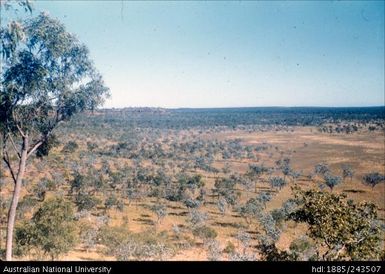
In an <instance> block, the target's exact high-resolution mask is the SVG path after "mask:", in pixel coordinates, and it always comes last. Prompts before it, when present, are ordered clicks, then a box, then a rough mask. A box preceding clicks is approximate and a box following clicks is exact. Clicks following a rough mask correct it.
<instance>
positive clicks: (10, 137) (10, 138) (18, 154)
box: [8, 133, 21, 159]
mask: <svg viewBox="0 0 385 274" xmlns="http://www.w3.org/2000/svg"><path fill="white" fill-rule="evenodd" d="M8 136H9V140H11V144H12V146H13V148H14V149H15V152H16V154H17V156H18V157H19V159H20V158H21V155H20V153H19V151H18V150H17V148H16V144H15V142H14V141H13V138H12V135H11V134H10V133H9V134H8Z"/></svg>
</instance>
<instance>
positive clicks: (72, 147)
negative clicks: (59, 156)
mask: <svg viewBox="0 0 385 274" xmlns="http://www.w3.org/2000/svg"><path fill="white" fill-rule="evenodd" d="M78 148H79V145H78V144H77V143H76V142H75V141H69V142H68V143H67V144H65V145H64V147H63V149H62V152H63V153H74V152H75V151H76V150H77V149H78Z"/></svg>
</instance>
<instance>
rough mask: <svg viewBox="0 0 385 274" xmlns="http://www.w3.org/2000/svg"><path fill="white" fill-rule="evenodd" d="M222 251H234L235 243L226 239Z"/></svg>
mask: <svg viewBox="0 0 385 274" xmlns="http://www.w3.org/2000/svg"><path fill="white" fill-rule="evenodd" d="M223 252H225V253H228V254H229V253H234V252H235V245H234V244H233V243H232V242H230V241H228V242H227V244H226V247H225V248H224V249H223Z"/></svg>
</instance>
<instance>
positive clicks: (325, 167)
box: [314, 163, 330, 175]
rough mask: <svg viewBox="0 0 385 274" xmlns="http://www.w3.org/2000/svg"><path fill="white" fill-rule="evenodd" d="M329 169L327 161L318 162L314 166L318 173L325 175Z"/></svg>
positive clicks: (315, 171)
mask: <svg viewBox="0 0 385 274" xmlns="http://www.w3.org/2000/svg"><path fill="white" fill-rule="evenodd" d="M329 171H330V169H329V166H328V165H327V164H325V163H320V164H317V165H316V166H315V167H314V173H315V174H318V175H325V174H326V173H328V172H329Z"/></svg>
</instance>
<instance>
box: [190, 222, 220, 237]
mask: <svg viewBox="0 0 385 274" xmlns="http://www.w3.org/2000/svg"><path fill="white" fill-rule="evenodd" d="M192 233H193V235H194V237H199V238H201V239H202V240H208V239H215V238H216V237H217V236H218V233H217V232H216V231H215V230H214V229H213V228H211V227H209V226H206V225H204V226H199V227H196V228H194V229H193V231H192Z"/></svg>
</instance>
